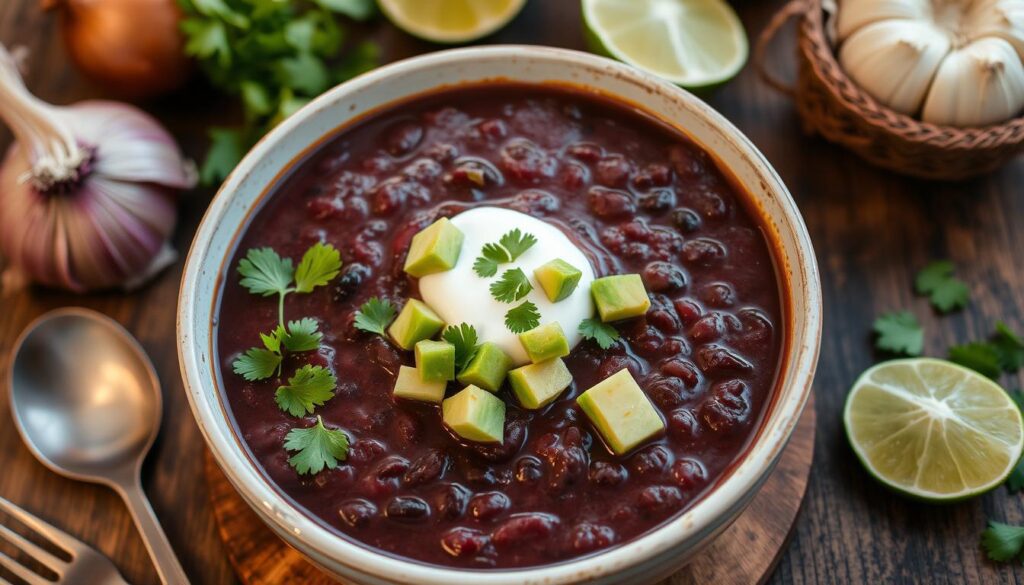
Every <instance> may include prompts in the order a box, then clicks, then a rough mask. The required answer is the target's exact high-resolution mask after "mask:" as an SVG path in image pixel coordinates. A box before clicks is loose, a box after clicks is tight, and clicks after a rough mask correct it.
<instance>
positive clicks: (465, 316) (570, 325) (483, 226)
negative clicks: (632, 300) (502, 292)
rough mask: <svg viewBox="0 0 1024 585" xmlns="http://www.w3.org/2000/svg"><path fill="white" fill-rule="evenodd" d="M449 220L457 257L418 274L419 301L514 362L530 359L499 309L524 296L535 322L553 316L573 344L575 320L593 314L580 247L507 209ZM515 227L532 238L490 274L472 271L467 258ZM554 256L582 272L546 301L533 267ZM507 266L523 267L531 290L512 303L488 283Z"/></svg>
mask: <svg viewBox="0 0 1024 585" xmlns="http://www.w3.org/2000/svg"><path fill="white" fill-rule="evenodd" d="M451 222H452V224H453V225H455V227H457V228H459V229H460V230H461V231H462V233H463V234H464V235H465V239H464V240H463V243H462V252H461V253H460V254H459V261H458V262H457V263H456V264H455V267H454V268H452V269H451V270H447V271H445V272H438V273H435V274H429V275H427V276H424V277H423V278H421V279H420V294H421V295H422V296H423V301H424V302H425V303H426V304H427V305H429V306H430V308H432V309H433V310H434V311H435V312H436V313H437V314H438V315H439V316H440V317H441V318H442V319H444V321H445V323H448V324H449V325H458V324H460V323H468V324H470V325H472V326H473V327H475V328H476V332H477V336H478V337H479V340H480V342H481V343H482V342H484V341H490V342H493V343H495V344H497V345H498V346H499V347H501V349H502V350H503V351H504V352H505V353H506V354H508V356H509V357H510V358H512V359H513V360H514V361H515V362H516V364H517V365H522V364H525V363H529V361H530V359H529V357H528V356H527V355H526V350H524V349H523V346H522V344H521V343H520V342H519V337H518V336H517V335H516V334H515V333H512V332H511V331H509V330H508V327H506V326H505V313H507V312H508V310H509V309H511V308H513V307H515V306H518V305H519V304H521V303H523V302H525V301H532V302H533V303H534V304H535V305H537V309H538V312H539V313H540V324H541V325H545V324H547V323H551V322H552V321H558V323H559V324H560V325H561V326H562V330H563V331H565V336H566V338H567V339H568V340H569V347H576V344H578V343H579V342H580V339H582V337H581V335H580V333H579V331H578V328H579V325H580V322H581V321H583V320H584V319H587V318H589V317H591V316H592V315H593V314H594V302H593V300H592V299H591V297H590V283H591V282H593V280H594V268H593V267H592V266H591V265H590V261H589V260H588V259H587V256H586V255H585V254H584V253H583V251H582V250H580V249H579V248H578V247H577V246H576V245H575V244H573V243H572V241H571V240H569V238H568V237H567V236H566V235H565V233H563V232H562V230H560V229H558V228H557V227H555V226H553V225H551V224H549V223H547V222H545V221H543V220H540V219H537V218H534V217H530V216H529V215H526V214H525V213H520V212H518V211H512V210H511V209H501V208H498V207H477V208H474V209H470V210H468V211H464V212H462V213H460V214H459V215H456V216H455V217H452V218H451ZM516 228H519V230H520V231H521V232H523V233H528V234H532V235H533V236H534V237H536V238H537V243H536V244H534V245H533V246H532V247H531V248H530V249H529V250H527V251H526V252H525V253H523V255H522V256H520V257H519V258H517V259H516V260H515V261H514V262H509V263H507V264H501V265H499V266H498V272H497V274H495V275H494V276H493V277H490V278H483V277H480V276H478V275H477V274H476V273H475V272H473V262H474V261H475V260H476V258H477V257H479V256H480V251H481V249H483V247H484V244H489V243H497V242H498V239H499V238H500V237H501V236H502V235H504V234H506V233H508V232H509V231H510V230H513V229H516ZM556 258H561V259H562V260H565V261H566V262H568V263H569V264H572V265H573V266H575V267H576V268H578V269H579V270H580V272H582V273H583V277H582V278H581V279H580V282H579V285H577V286H576V290H574V291H573V293H572V295H570V296H569V297H568V298H566V299H564V300H561V301H558V302H557V303H552V302H551V301H549V300H548V297H547V295H545V294H544V289H542V288H541V286H540V284H539V283H538V282H537V279H536V277H534V275H533V271H534V270H535V269H536V268H537V267H539V266H541V265H542V264H545V263H547V262H550V261H551V260H555V259H556ZM512 268H521V269H522V270H523V272H525V273H526V276H527V277H529V279H530V284H532V285H533V290H532V291H530V293H529V294H527V295H526V297H525V298H523V299H521V300H519V301H516V302H515V303H511V304H509V303H502V302H500V301H497V300H495V299H494V297H493V296H491V291H490V286H491V284H493V283H494V282H496V281H497V280H498V279H499V278H500V277H501V275H502V274H504V272H505V271H506V270H510V269H512Z"/></svg>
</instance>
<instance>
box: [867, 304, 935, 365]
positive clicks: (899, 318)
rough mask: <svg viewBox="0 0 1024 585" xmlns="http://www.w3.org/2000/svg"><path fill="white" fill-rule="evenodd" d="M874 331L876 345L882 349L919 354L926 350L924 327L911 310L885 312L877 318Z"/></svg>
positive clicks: (898, 352) (911, 354)
mask: <svg viewBox="0 0 1024 585" xmlns="http://www.w3.org/2000/svg"><path fill="white" fill-rule="evenodd" d="M874 331H875V333H876V334H877V335H878V337H877V339H876V340H875V347H877V348H878V349H880V350H882V351H888V352H891V353H897V354H905V355H910V356H918V355H921V352H922V351H923V350H924V329H922V328H921V324H920V323H918V321H917V317H915V316H914V314H913V313H911V312H909V311H900V312H893V313H885V314H883V315H882V316H880V317H878V318H877V319H875V323H874Z"/></svg>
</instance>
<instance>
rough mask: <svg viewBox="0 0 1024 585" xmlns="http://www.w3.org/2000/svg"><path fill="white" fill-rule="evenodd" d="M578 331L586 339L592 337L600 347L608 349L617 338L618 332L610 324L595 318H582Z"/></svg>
mask: <svg viewBox="0 0 1024 585" xmlns="http://www.w3.org/2000/svg"><path fill="white" fill-rule="evenodd" d="M579 332H580V334H581V335H583V337H584V338H586V339H593V340H594V341H595V342H596V343H597V345H598V346H599V347H600V348H601V349H608V348H609V347H611V346H613V345H615V342H616V341H617V340H618V339H619V332H618V330H616V329H615V328H614V327H612V326H611V325H608V324H607V323H602V322H601V321H598V320H597V319H584V320H583V321H582V322H580V326H579Z"/></svg>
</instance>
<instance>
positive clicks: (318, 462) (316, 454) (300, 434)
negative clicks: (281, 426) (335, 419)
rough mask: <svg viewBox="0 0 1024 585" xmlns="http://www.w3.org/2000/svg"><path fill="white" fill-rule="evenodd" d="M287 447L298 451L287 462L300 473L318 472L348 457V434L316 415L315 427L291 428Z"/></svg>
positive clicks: (312, 473) (286, 442) (285, 439)
mask: <svg viewBox="0 0 1024 585" xmlns="http://www.w3.org/2000/svg"><path fill="white" fill-rule="evenodd" d="M284 448H285V449H286V450H288V451H297V453H296V454H295V455H293V456H292V457H291V458H290V459H288V464H289V465H291V466H292V467H293V468H295V471H297V472H298V474H299V475H306V474H310V475H316V474H317V473H320V472H321V471H323V469H324V468H325V467H326V468H328V469H334V468H335V467H337V466H338V461H344V460H345V459H346V458H347V457H348V435H346V434H345V433H344V432H343V431H340V430H337V429H328V428H327V427H325V426H324V421H323V419H322V418H320V417H319V416H317V417H316V424H315V425H314V426H312V427H309V428H305V429H292V430H290V431H288V435H287V436H285V438H284Z"/></svg>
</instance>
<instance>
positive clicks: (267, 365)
mask: <svg viewBox="0 0 1024 585" xmlns="http://www.w3.org/2000/svg"><path fill="white" fill-rule="evenodd" d="M279 365H281V354H279V353H277V352H274V351H271V350H269V349H262V348H259V347H251V348H249V349H248V350H246V352H245V353H244V354H242V355H241V356H239V357H238V359H236V360H235V361H234V363H232V364H231V367H232V369H233V370H234V372H235V373H236V374H238V375H240V376H242V377H243V378H245V379H246V380H249V381H250V382H253V381H256V380H266V379H267V378H269V377H271V376H273V375H274V372H276V371H277V367H278V366H279Z"/></svg>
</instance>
